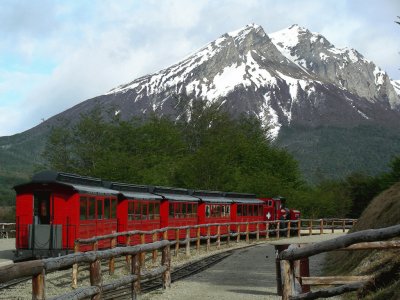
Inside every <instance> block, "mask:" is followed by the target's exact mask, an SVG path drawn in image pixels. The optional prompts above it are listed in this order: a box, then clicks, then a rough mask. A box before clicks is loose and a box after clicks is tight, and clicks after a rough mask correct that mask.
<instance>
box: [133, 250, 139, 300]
mask: <svg viewBox="0 0 400 300" xmlns="http://www.w3.org/2000/svg"><path fill="white" fill-rule="evenodd" d="M140 257H141V253H140V254H139V253H137V254H135V255H132V256H131V262H132V265H131V270H132V271H131V274H133V275H136V276H137V279H136V280H135V281H133V282H132V299H140V294H141V291H140V260H141V258H140Z"/></svg>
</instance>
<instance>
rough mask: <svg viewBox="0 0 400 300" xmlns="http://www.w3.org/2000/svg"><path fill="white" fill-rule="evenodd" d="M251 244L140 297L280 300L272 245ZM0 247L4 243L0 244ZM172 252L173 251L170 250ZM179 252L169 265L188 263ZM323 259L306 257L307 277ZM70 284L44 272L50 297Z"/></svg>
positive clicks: (65, 276) (25, 290)
mask: <svg viewBox="0 0 400 300" xmlns="http://www.w3.org/2000/svg"><path fill="white" fill-rule="evenodd" d="M0 244H1V243H0ZM253 245H254V246H253V247H247V248H243V249H239V250H237V251H236V252H235V253H234V254H232V255H231V256H229V257H228V258H226V259H224V260H222V261H221V262H219V263H217V264H215V265H214V266H212V267H210V268H209V269H206V270H205V271H203V272H201V273H198V274H195V275H193V276H190V277H188V278H186V279H183V280H180V281H178V282H174V283H172V286H171V288H170V289H167V290H165V291H164V290H161V289H159V290H156V291H153V292H151V293H149V294H144V295H143V296H142V299H143V300H150V299H154V300H162V299H176V300H179V299H185V300H186V299H189V298H190V299H191V300H195V299H222V300H224V299H227V300H234V299H264V300H265V299H281V297H280V296H277V294H276V274H275V249H274V245H271V244H267V243H259V244H253ZM3 246H6V245H5V244H3ZM231 246H233V247H231V248H230V249H232V248H240V247H246V246H248V244H247V243H245V242H244V241H241V242H240V243H231ZM0 248H1V245H0ZM221 248H222V249H221V250H216V249H215V248H214V247H212V249H213V250H212V251H210V252H205V250H202V252H201V253H200V255H194V256H193V257H191V259H200V258H201V257H205V256H208V255H211V254H214V253H217V252H220V251H224V248H226V245H221ZM0 252H1V249H0ZM172 253H174V251H173V250H172ZM180 253H181V255H180V256H179V257H175V256H172V266H173V267H176V266H179V265H181V264H184V263H187V262H188V260H189V259H188V258H186V257H185V255H184V249H182V248H181V252H180ZM193 254H194V253H193ZM160 256H161V255H160ZM160 256H159V257H160ZM148 260H150V257H148ZM323 260H324V254H320V255H317V256H314V257H311V258H310V274H311V276H317V275H320V273H321V265H322V263H323ZM102 269H103V272H102V273H103V282H108V281H110V280H115V279H117V278H118V277H119V276H120V275H125V274H127V272H128V271H127V270H126V268H125V264H124V262H123V259H122V261H121V262H120V264H119V267H118V263H117V270H116V274H115V275H113V276H111V277H110V276H109V275H108V274H107V273H108V272H107V267H106V265H104V267H103V268H102ZM88 275H89V274H88V271H86V270H83V269H81V272H80V273H79V281H78V282H79V286H80V287H81V286H88V285H89V280H88V279H89V276H88ZM70 285H71V271H70V270H67V271H60V272H55V273H51V274H47V276H46V296H47V297H54V296H56V295H61V294H63V293H66V292H69V291H71V287H70ZM31 290H32V286H31V281H28V282H26V283H23V284H19V285H18V286H15V287H14V288H12V289H8V290H3V291H0V299H31V297H32V296H31Z"/></svg>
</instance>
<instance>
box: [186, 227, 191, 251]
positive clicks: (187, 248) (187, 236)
mask: <svg viewBox="0 0 400 300" xmlns="http://www.w3.org/2000/svg"><path fill="white" fill-rule="evenodd" d="M189 256H190V228H186V257H189Z"/></svg>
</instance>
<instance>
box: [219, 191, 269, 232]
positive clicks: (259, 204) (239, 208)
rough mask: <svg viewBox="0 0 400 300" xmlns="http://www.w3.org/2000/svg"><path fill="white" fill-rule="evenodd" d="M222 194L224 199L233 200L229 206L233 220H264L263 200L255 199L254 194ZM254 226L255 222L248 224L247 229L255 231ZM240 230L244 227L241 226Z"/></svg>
mask: <svg viewBox="0 0 400 300" xmlns="http://www.w3.org/2000/svg"><path fill="white" fill-rule="evenodd" d="M224 196H225V198H226V199H229V200H231V201H232V202H233V204H232V207H231V213H232V221H233V222H255V221H263V220H264V218H263V204H264V202H263V201H261V200H260V199H257V198H256V195H255V194H243V193H225V194H224ZM256 226H257V225H255V224H251V225H249V230H250V231H255V230H256ZM260 229H261V227H260ZM234 230H236V228H234ZM241 230H244V228H243V229H242V228H241Z"/></svg>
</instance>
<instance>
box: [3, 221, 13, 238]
mask: <svg viewBox="0 0 400 300" xmlns="http://www.w3.org/2000/svg"><path fill="white" fill-rule="evenodd" d="M13 237H15V223H0V239H8V238H13Z"/></svg>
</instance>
